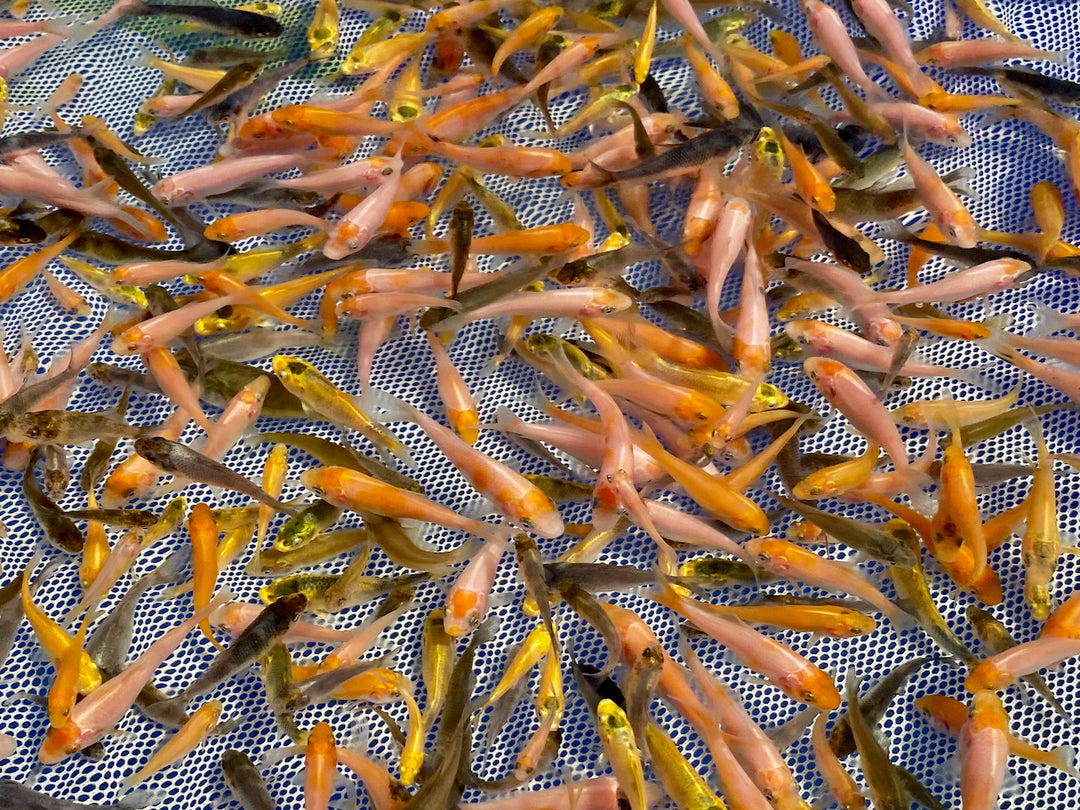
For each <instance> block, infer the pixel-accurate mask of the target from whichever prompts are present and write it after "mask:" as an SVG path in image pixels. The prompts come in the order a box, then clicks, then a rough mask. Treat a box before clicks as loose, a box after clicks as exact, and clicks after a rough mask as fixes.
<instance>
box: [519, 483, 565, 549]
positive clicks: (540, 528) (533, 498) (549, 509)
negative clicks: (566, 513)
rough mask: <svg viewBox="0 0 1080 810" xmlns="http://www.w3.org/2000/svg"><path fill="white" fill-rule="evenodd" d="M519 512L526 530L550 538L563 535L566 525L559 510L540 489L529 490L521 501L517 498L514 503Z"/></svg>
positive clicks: (520, 522)
mask: <svg viewBox="0 0 1080 810" xmlns="http://www.w3.org/2000/svg"><path fill="white" fill-rule="evenodd" d="M512 506H513V507H514V509H515V511H516V512H518V513H519V516H518V523H519V524H520V525H521V528H523V529H525V530H526V531H530V532H533V533H534V534H538V535H540V536H541V537H543V538H546V539H548V540H554V539H555V538H557V537H562V535H563V532H564V531H565V530H566V526H565V524H564V523H563V519H562V517H561V516H560V515H559V510H558V509H556V508H555V504H554V503H552V502H551V499H550V498H549V497H548V496H547V495H545V494H544V493H543V492H541V491H540V490H534V491H532V492H529V493H528V494H527V495H526V496H525V497H524V498H522V499H521V500H520V501H518V500H515V501H514V503H513V504H512Z"/></svg>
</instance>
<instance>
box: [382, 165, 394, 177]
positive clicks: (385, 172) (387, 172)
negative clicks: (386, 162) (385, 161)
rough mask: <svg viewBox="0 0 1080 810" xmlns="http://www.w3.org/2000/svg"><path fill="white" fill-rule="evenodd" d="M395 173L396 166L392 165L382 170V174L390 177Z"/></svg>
mask: <svg viewBox="0 0 1080 810" xmlns="http://www.w3.org/2000/svg"><path fill="white" fill-rule="evenodd" d="M393 173H394V168H393V167H392V166H387V167H386V168H385V169H383V170H382V176H383V177H389V176H390V175H392V174H393Z"/></svg>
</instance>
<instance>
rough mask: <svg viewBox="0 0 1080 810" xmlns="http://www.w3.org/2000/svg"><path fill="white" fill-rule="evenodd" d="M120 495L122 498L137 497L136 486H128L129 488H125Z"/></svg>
mask: <svg viewBox="0 0 1080 810" xmlns="http://www.w3.org/2000/svg"><path fill="white" fill-rule="evenodd" d="M120 496H121V497H122V498H134V497H135V487H128V488H127V489H125V490H124V491H123V492H121V493H120Z"/></svg>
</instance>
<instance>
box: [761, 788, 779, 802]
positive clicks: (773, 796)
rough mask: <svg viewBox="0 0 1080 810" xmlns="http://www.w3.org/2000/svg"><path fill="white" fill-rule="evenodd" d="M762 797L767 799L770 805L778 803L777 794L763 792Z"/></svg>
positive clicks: (769, 791) (768, 791)
mask: <svg viewBox="0 0 1080 810" xmlns="http://www.w3.org/2000/svg"><path fill="white" fill-rule="evenodd" d="M761 795H762V796H764V797H765V801H767V802H768V803H769V804H775V803H776V794H775V793H773V792H772V791H771V790H768V789H766V790H763V791H761Z"/></svg>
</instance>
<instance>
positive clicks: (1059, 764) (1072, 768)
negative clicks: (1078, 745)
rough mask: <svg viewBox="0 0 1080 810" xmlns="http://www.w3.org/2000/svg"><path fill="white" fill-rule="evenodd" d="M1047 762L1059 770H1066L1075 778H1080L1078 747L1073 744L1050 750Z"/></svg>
mask: <svg viewBox="0 0 1080 810" xmlns="http://www.w3.org/2000/svg"><path fill="white" fill-rule="evenodd" d="M1046 764H1047V765H1049V766H1050V767H1052V768H1057V769H1058V770H1059V771H1064V772H1065V773H1067V774H1069V776H1071V777H1073V778H1074V779H1080V772H1078V771H1077V770H1076V749H1075V748H1073V747H1072V746H1071V745H1062V746H1059V747H1057V748H1055V749H1054V750H1052V751H1049V752H1048V753H1047V756H1046Z"/></svg>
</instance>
